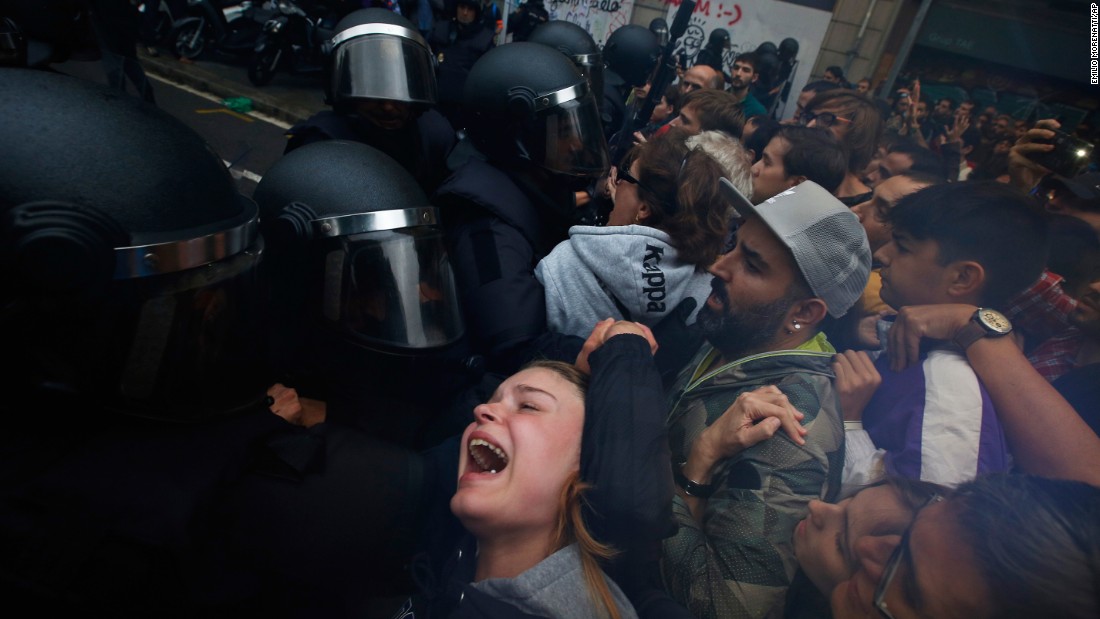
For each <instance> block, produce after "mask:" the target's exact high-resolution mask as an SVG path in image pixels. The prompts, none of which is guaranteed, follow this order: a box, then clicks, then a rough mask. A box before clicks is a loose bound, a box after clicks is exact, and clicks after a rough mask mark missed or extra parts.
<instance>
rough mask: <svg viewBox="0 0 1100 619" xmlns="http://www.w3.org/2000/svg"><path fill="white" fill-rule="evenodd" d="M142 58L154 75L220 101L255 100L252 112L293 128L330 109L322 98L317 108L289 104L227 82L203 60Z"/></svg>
mask: <svg viewBox="0 0 1100 619" xmlns="http://www.w3.org/2000/svg"><path fill="white" fill-rule="evenodd" d="M138 58H139V59H140V61H141V65H142V67H143V68H144V69H145V71H146V72H147V73H149V74H150V75H156V76H158V77H161V78H163V79H166V80H169V81H173V82H177V83H180V84H184V85H187V86H190V87H191V88H194V89H195V90H199V91H201V92H205V93H209V94H211V95H213V96H215V97H217V98H219V99H228V98H230V97H248V98H249V99H251V100H252V109H253V110H254V111H256V112H258V113H260V114H263V115H265V116H269V117H271V118H274V119H276V120H279V121H282V122H285V123H287V124H290V125H294V124H296V123H299V122H301V121H303V120H305V119H307V118H309V117H310V116H312V115H313V114H314V113H316V112H317V111H319V110H321V109H327V106H324V105H323V104H322V103H321V99H320V97H318V105H317V107H316V108H315V109H311V108H309V107H308V106H305V105H301V104H297V103H295V102H293V101H289V100H288V98H286V97H279V96H278V95H275V94H272V93H270V92H266V91H263V90H261V89H259V88H255V87H253V86H251V85H250V84H249V85H245V84H242V83H240V82H237V81H234V80H231V79H227V78H226V77H224V76H223V75H220V74H219V73H217V72H215V71H212V70H210V69H207V68H204V67H203V66H202V63H203V61H200V62H195V63H191V64H185V63H183V62H180V61H179V60H177V59H176V58H175V57H173V56H171V55H165V54H163V52H162V55H160V56H150V55H149V54H147V53H146V52H145V50H141V49H139V50H138Z"/></svg>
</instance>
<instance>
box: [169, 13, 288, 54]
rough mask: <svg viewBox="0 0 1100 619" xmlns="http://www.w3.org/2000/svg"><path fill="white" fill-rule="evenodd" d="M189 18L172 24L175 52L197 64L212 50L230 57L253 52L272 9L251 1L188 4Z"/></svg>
mask: <svg viewBox="0 0 1100 619" xmlns="http://www.w3.org/2000/svg"><path fill="white" fill-rule="evenodd" d="M187 5H188V6H187V12H188V14H189V15H188V17H184V18H183V19H179V20H177V21H176V22H175V24H173V30H174V31H175V37H174V45H173V49H174V50H175V51H176V53H177V54H178V55H179V56H180V57H181V58H187V59H190V60H194V59H196V58H198V57H199V56H201V55H202V53H203V52H204V51H206V49H207V47H208V46H209V47H211V48H213V49H215V50H217V51H221V52H226V53H229V54H236V55H245V54H248V53H249V52H251V51H252V48H253V47H254V46H255V45H256V39H257V37H259V36H260V31H261V30H262V28H263V24H264V23H265V22H266V21H267V20H268V18H270V16H271V15H272V11H271V9H268V8H264V7H262V6H255V5H254V4H253V3H252V2H251V1H250V0H244V1H243V2H234V1H233V0H229V1H228V2H222V1H221V0H187Z"/></svg>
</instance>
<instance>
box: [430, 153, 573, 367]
mask: <svg viewBox="0 0 1100 619" xmlns="http://www.w3.org/2000/svg"><path fill="white" fill-rule="evenodd" d="M521 185H523V186H522V187H521ZM551 202H552V200H551V198H550V196H548V195H546V194H544V193H542V192H541V191H540V189H539V188H538V187H534V186H533V185H532V184H529V183H527V184H525V183H523V181H522V180H521V179H520V178H518V177H517V176H514V175H512V174H509V173H506V172H504V171H502V170H501V169H499V168H497V167H495V166H493V165H491V164H489V163H487V162H485V161H482V160H480V159H476V158H471V159H469V160H468V161H467V162H466V163H464V164H462V165H461V166H460V167H458V168H457V169H456V170H455V172H454V173H453V174H452V175H451V176H450V177H449V178H448V179H447V180H446V181H444V182H443V184H442V185H441V186H440V188H439V190H438V191H437V192H436V193H435V195H434V196H433V197H432V203H433V204H435V205H436V206H438V207H439V209H440V213H441V215H442V218H443V224H444V226H445V227H446V230H447V233H446V234H447V250H448V253H449V256H450V259H451V263H452V264H453V265H454V269H455V279H456V282H457V284H458V290H459V297H460V298H461V299H462V309H463V315H464V317H465V319H466V329H467V334H468V336H469V337H470V341H471V346H472V349H473V350H474V351H475V352H478V353H480V354H483V355H484V356H485V359H486V368H487V369H488V370H489V371H492V372H497V373H500V374H505V375H509V374H512V373H513V372H515V371H516V370H518V369H519V367H520V366H521V365H523V363H524V362H525V361H527V360H529V359H531V358H532V355H534V354H537V353H536V352H534V350H533V349H532V348H531V346H533V345H534V344H535V343H536V342H542V343H547V344H550V345H554V344H553V341H552V338H546V337H543V336H544V335H545V334H546V330H547V327H546V301H545V297H544V292H543V288H542V284H540V283H539V281H538V280H537V279H536V278H535V274H534V269H535V265H536V264H538V261H539V260H541V259H542V258H543V256H545V255H546V254H547V253H549V252H550V250H552V249H553V248H554V246H555V245H557V243H559V242H560V241H562V240H564V239H565V238H566V236H567V232H568V228H569V222H568V221H567V220H566V218H565V216H564V215H563V214H562V212H561V209H560V207H558V206H556V205H554V204H552V203H551ZM578 339H579V338H570V339H569V340H568V341H567V343H566V344H565V346H566V349H563V350H564V352H563V354H565V355H566V356H565V357H564V358H565V359H567V360H572V358H575V357H576V353H578V352H579V351H580V344H581V343H583V342H580V341H576V340H578ZM570 341H571V342H573V343H568V342H570ZM541 345H542V344H541V343H540V344H539V346H541ZM569 351H571V354H572V358H570V357H569V356H568V355H569V354H570V352H569Z"/></svg>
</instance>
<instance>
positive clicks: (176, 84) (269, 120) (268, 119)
mask: <svg viewBox="0 0 1100 619" xmlns="http://www.w3.org/2000/svg"><path fill="white" fill-rule="evenodd" d="M146 75H148V76H149V77H150V78H152V79H155V80H157V81H158V82H163V83H165V84H168V85H170V86H173V87H175V88H179V89H180V90H182V91H184V92H189V93H191V94H193V95H195V96H196V97H201V98H203V99H206V100H207V101H213V102H215V103H217V104H218V105H221V104H222V100H221V99H220V98H218V97H215V96H214V95H212V94H210V93H208V92H203V91H201V90H196V89H194V88H192V87H190V86H188V85H187V84H180V83H179V82H173V81H172V80H169V79H165V78H163V77H161V76H159V75H155V74H152V73H147V74H146ZM247 114H248V115H249V116H251V117H252V118H255V119H257V120H262V121H264V122H265V123H269V124H272V125H275V126H276V127H278V128H280V129H290V125H289V124H288V123H285V122H283V121H281V120H279V119H277V118H272V117H270V116H268V115H266V114H261V113H259V112H247Z"/></svg>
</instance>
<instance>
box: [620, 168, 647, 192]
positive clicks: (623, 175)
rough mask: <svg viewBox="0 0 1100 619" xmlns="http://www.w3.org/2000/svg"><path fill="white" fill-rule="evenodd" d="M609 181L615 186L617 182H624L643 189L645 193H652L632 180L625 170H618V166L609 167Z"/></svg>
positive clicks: (632, 176)
mask: <svg viewBox="0 0 1100 619" xmlns="http://www.w3.org/2000/svg"><path fill="white" fill-rule="evenodd" d="M611 180H612V182H614V183H615V184H616V185H618V184H619V181H625V182H627V183H630V184H631V185H635V186H638V187H641V188H643V189H645V190H646V191H652V190H651V189H650V188H649V187H646V186H645V185H643V184H642V181H640V180H638V179H636V178H634V175H633V174H631V173H630V171H629V170H627V169H626V168H620V167H619V166H611Z"/></svg>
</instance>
